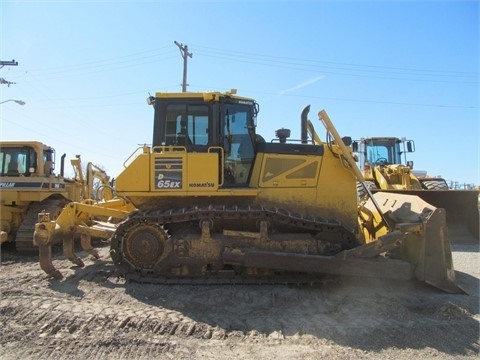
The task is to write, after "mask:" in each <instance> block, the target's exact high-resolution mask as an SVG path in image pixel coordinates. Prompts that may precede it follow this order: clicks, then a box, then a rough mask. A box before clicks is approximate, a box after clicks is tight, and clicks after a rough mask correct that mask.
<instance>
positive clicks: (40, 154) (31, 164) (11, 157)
mask: <svg viewBox="0 0 480 360" xmlns="http://www.w3.org/2000/svg"><path fill="white" fill-rule="evenodd" d="M54 163H55V150H54V149H52V148H50V147H47V146H44V145H43V144H41V143H38V142H29V143H28V144H27V143H26V142H3V143H2V146H1V149H0V172H1V175H2V176H49V175H50V174H52V173H53V164H54Z"/></svg>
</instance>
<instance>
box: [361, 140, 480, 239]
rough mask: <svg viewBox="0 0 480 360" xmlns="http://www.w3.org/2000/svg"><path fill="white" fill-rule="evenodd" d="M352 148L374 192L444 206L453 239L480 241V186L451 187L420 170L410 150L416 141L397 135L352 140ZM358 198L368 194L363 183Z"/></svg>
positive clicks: (439, 178) (440, 179) (441, 179)
mask: <svg viewBox="0 0 480 360" xmlns="http://www.w3.org/2000/svg"><path fill="white" fill-rule="evenodd" d="M352 148H353V151H354V153H355V155H356V156H357V159H358V166H359V168H360V169H362V173H363V176H364V177H365V181H366V185H367V187H368V188H369V189H370V190H371V191H372V192H373V193H375V192H378V191H382V192H396V193H404V194H410V195H416V196H418V197H420V198H422V199H423V200H425V201H426V202H428V203H429V204H432V205H434V206H436V207H441V208H444V209H445V210H446V212H447V224H448V228H449V231H450V234H451V235H452V238H454V239H466V240H467V241H468V240H473V241H474V242H478V240H479V230H480V225H479V217H480V216H479V208H478V206H479V194H480V191H479V190H478V189H477V190H475V189H473V188H472V189H464V190H451V189H450V187H449V185H448V183H447V181H446V180H445V179H443V178H441V177H439V176H429V175H428V174H427V172H426V171H418V170H415V169H414V167H413V161H410V160H407V153H412V152H414V151H415V142H414V141H413V140H407V139H406V138H397V137H369V138H361V139H360V140H356V141H353V143H352ZM357 187H358V189H357V190H358V194H359V197H360V198H362V197H364V196H365V190H364V187H363V185H362V184H361V183H358V184H357Z"/></svg>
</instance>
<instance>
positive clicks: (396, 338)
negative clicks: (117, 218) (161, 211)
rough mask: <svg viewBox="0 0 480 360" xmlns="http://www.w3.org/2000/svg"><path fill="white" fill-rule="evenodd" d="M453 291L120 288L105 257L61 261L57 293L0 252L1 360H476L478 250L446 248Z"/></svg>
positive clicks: (27, 265) (33, 261) (38, 274)
mask: <svg viewBox="0 0 480 360" xmlns="http://www.w3.org/2000/svg"><path fill="white" fill-rule="evenodd" d="M453 249H454V254H453V255H454V264H455V268H456V276H457V280H458V283H459V285H461V286H462V287H463V289H464V290H465V291H466V292H467V293H468V295H451V294H446V293H443V292H440V291H438V290H436V289H433V288H431V287H429V286H428V285H425V284H419V283H415V282H401V281H379V280H365V279H353V278H342V279H329V280H326V281H325V282H324V283H322V284H317V285H314V286H286V285H240V286H238V285H236V286H233V285H221V286H220V285H214V286H203V285H202V286H194V285H150V284H147V285H145V284H136V283H130V282H125V281H124V280H123V279H122V278H121V277H119V276H118V273H117V272H116V270H115V268H114V267H113V264H112V263H111V261H110V258H109V256H108V246H103V247H101V248H100V252H101V254H102V258H101V259H100V260H94V259H93V258H90V257H87V255H86V254H85V253H79V255H81V256H82V257H84V258H85V263H86V267H85V268H83V269H81V268H78V267H76V266H73V265H72V264H71V263H69V262H68V261H67V260H65V259H63V257H62V256H61V255H58V256H56V257H55V260H54V262H55V265H56V266H57V267H58V268H59V269H60V270H61V271H62V273H63V274H64V275H65V279H64V280H62V281H58V280H54V279H51V278H49V277H47V275H45V274H44V273H43V272H42V271H41V270H40V268H39V266H38V263H37V257H36V256H20V255H18V254H15V253H14V252H12V251H9V250H8V249H7V250H2V254H1V268H0V359H153V358H157V359H237V360H246V359H275V360H281V359H321V358H325V359H412V358H418V359H433V358H435V359H451V358H478V357H479V354H480V340H479V336H480V335H479V334H480V331H479V324H480V311H479V278H480V253H479V247H478V245H472V244H457V245H454V247H453Z"/></svg>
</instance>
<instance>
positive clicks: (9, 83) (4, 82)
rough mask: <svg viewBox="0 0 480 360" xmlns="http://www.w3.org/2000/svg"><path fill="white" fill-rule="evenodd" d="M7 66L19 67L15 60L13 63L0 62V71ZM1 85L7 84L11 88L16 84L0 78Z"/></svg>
mask: <svg viewBox="0 0 480 360" xmlns="http://www.w3.org/2000/svg"><path fill="white" fill-rule="evenodd" d="M5 65H8V66H17V65H18V62H17V61H15V60H12V61H1V60H0V69H1V68H3V67H4V66H5ZM0 84H7V86H10V85H11V84H15V83H14V82H11V81H8V80H5V79H4V78H0Z"/></svg>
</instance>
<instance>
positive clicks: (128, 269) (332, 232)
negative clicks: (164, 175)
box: [111, 206, 357, 284]
mask: <svg viewBox="0 0 480 360" xmlns="http://www.w3.org/2000/svg"><path fill="white" fill-rule="evenodd" d="M204 220H206V221H209V222H210V223H211V224H212V228H215V227H218V226H220V228H222V229H223V225H224V222H230V224H231V223H232V221H233V223H234V224H237V225H238V224H240V223H241V224H245V223H247V222H250V223H253V224H255V226H257V225H258V224H259V222H260V221H261V220H265V221H267V222H268V224H269V226H268V232H269V234H270V233H275V232H276V231H277V227H287V228H288V229H290V231H293V232H299V231H302V232H310V233H315V234H320V235H319V236H321V237H322V238H323V239H325V240H328V241H329V242H331V243H335V244H337V245H339V246H338V247H337V248H336V251H337V252H338V251H339V250H344V249H350V248H352V247H354V246H356V245H357V240H356V237H355V235H354V234H353V233H352V232H351V231H350V230H348V229H346V228H345V227H344V226H343V225H342V224H340V223H339V222H337V221H335V220H327V219H323V218H318V217H313V216H303V215H301V214H298V213H294V212H291V211H288V210H285V209H278V208H267V207H264V206H256V207H252V206H246V207H241V206H229V207H227V206H208V207H203V208H199V207H194V208H180V209H171V210H167V211H145V212H143V211H138V212H136V213H134V214H132V215H131V216H130V217H129V218H128V219H126V220H125V221H124V222H122V223H121V224H120V225H119V226H118V228H117V231H116V232H115V234H114V235H113V236H112V239H111V249H112V258H114V262H115V264H116V266H117V268H119V269H120V271H121V272H122V273H123V274H124V275H125V277H126V278H127V279H129V280H134V281H137V282H153V283H163V284H272V283H313V282H318V281H322V280H321V279H319V277H318V276H316V277H315V276H312V275H305V274H288V275H284V274H282V275H277V276H276V277H275V278H261V277H260V278H256V277H251V276H250V277H248V276H244V275H243V274H241V273H231V272H230V273H227V274H224V275H226V276H222V274H220V273H210V274H208V275H207V276H202V277H191V278H188V277H183V278H176V277H167V276H165V275H164V274H162V273H161V272H156V271H155V270H153V271H152V269H142V268H139V267H136V266H133V265H132V264H131V263H130V262H128V261H127V260H126V259H125V257H124V256H123V250H122V246H123V241H124V240H123V236H124V235H125V234H126V233H127V232H128V230H129V229H130V228H132V227H134V226H135V225H138V224H151V225H160V226H161V227H162V228H164V229H168V228H169V226H171V225H172V224H175V225H178V224H191V223H195V222H199V221H204ZM185 227H187V226H185ZM217 231H218V230H217ZM165 232H167V230H165ZM168 232H169V234H168V236H170V235H173V236H174V234H170V231H168ZM278 232H282V231H280V230H279V231H278ZM166 236H167V235H166ZM199 239H200V238H199V237H198V241H200V240H199ZM115 254H116V255H117V257H115ZM118 254H122V256H118ZM328 255H334V254H332V253H330V254H328Z"/></svg>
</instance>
